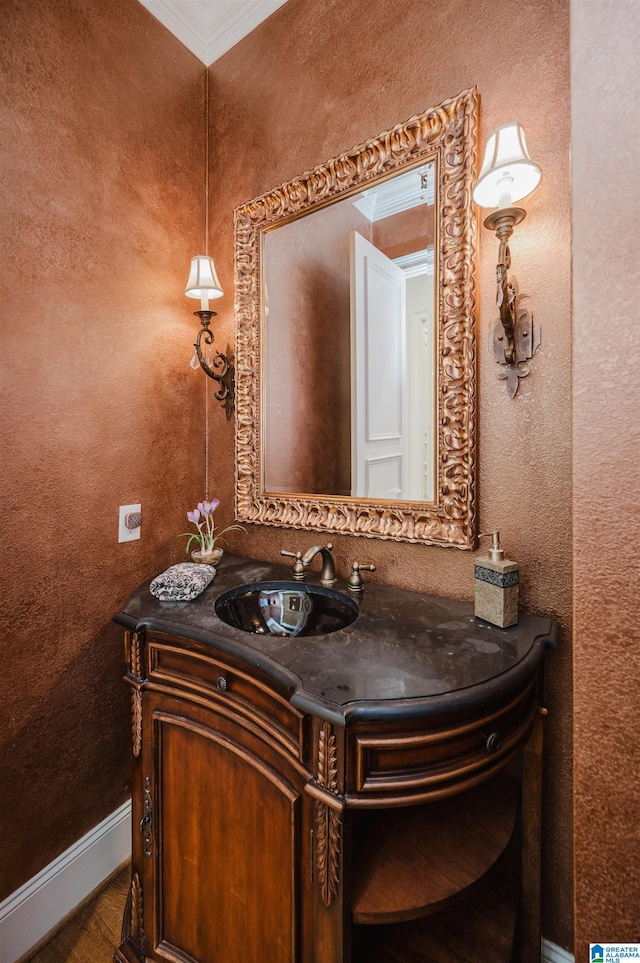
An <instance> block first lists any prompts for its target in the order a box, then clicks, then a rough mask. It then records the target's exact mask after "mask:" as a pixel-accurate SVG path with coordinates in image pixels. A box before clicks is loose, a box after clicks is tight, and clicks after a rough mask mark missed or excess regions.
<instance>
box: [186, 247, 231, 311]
mask: <svg viewBox="0 0 640 963" xmlns="http://www.w3.org/2000/svg"><path fill="white" fill-rule="evenodd" d="M184 293H185V294H186V296H187V297H188V298H200V299H201V300H202V299H203V298H221V297H222V295H223V294H224V291H223V290H222V288H221V287H220V282H219V281H218V275H217V274H216V266H215V264H214V263H213V258H212V257H207V256H206V255H204V254H197V255H196V256H195V257H192V258H191V270H190V272H189V280H188V281H187V286H186V288H185V289H184Z"/></svg>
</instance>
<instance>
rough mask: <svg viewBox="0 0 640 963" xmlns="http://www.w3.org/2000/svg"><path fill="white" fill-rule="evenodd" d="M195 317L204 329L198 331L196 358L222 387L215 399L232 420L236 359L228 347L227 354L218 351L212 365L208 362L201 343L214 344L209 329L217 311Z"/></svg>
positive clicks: (198, 314) (210, 376)
mask: <svg viewBox="0 0 640 963" xmlns="http://www.w3.org/2000/svg"><path fill="white" fill-rule="evenodd" d="M193 313H194V315H195V316H196V317H197V318H200V323H201V324H202V327H201V329H200V331H198V337H197V339H196V341H195V344H194V346H193V347H194V348H195V349H196V356H197V358H198V361H199V362H200V367H201V368H202V370H203V371H204V373H205V374H206V375H208V376H209V378H213V380H214V381H217V382H218V384H219V385H220V388H219V389H218V390H217V391H216V394H215V397H216V401H219V402H220V403H221V404H222V406H223V407H224V410H225V412H226V415H227V419H229V418H231V415H232V414H233V408H234V404H235V375H236V369H235V365H234V357H233V354H232V352H231V348H230V347H229V345H227V353H226V354H222V353H221V352H220V351H218V350H216V353H215V355H214V357H213V361H212V363H211V364H209V363H208V362H207V359H206V357H205V355H204V353H203V351H202V347H201V343H202V341H204V343H205V345H207V346H209V345H212V344H213V341H214V336H213V331H211V329H210V328H209V325H210V324H211V319H212V318H214V317H215V316H216V312H215V311H204V310H200V311H194V312H193Z"/></svg>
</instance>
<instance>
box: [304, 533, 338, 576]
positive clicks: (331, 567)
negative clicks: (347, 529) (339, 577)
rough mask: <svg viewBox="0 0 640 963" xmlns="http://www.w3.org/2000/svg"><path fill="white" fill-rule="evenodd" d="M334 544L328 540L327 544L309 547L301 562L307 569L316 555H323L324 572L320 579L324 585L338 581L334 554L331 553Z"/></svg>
mask: <svg viewBox="0 0 640 963" xmlns="http://www.w3.org/2000/svg"><path fill="white" fill-rule="evenodd" d="M332 548H333V545H332V544H331V542H328V543H327V545H314V546H313V548H310V549H308V550H307V551H306V552H305V553H304V555H303V556H302V559H301V562H302V564H303V565H304V567H305V569H306V568H309V566H310V565H311V562H312V561H313V559H314V558H315V557H316V555H318V554H320V555H322V572H321V574H320V581H321V582H322V584H323V585H327V586H330V585H334V584H335V582H336V566H335V562H334V560H333V555H332V554H331V549H332Z"/></svg>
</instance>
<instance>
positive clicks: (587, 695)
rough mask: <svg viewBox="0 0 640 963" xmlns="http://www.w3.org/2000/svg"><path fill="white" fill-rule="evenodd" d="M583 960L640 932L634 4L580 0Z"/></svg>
mask: <svg viewBox="0 0 640 963" xmlns="http://www.w3.org/2000/svg"><path fill="white" fill-rule="evenodd" d="M571 21H572V25H571V52H572V156H573V174H572V177H573V258H574V262H573V290H574V389H573V390H574V395H573V417H574V433H573V439H574V469H573V482H574V526H575V540H574V606H575V648H574V673H575V735H574V738H575V776H574V778H575V885H576V892H575V909H576V960H577V963H586V961H587V960H588V944H589V942H595V941H599V942H602V941H612V942H616V941H619V942H622V941H624V940H628V941H636V940H639V939H640V778H639V773H640V719H639V716H638V691H639V690H640V650H639V649H638V624H637V623H638V619H637V598H638V585H640V549H639V547H638V546H639V543H640V486H639V485H638V450H640V416H639V414H638V412H639V411H640V385H639V384H638V374H637V372H638V362H639V361H640V357H639V352H638V336H637V323H636V320H635V313H636V307H637V304H638V299H639V298H640V272H639V271H638V243H637V234H638V222H639V221H640V200H639V198H638V189H637V180H638V168H639V166H640V128H639V126H638V122H637V118H638V101H639V100H640V74H639V72H638V40H639V39H640V6H639V5H638V4H637V3H635V2H620V0H572V5H571Z"/></svg>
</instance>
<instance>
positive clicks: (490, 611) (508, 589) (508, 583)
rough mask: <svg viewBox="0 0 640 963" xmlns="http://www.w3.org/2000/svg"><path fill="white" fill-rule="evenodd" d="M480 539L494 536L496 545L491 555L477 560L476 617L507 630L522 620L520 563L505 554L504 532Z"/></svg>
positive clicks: (490, 534) (490, 551) (491, 533)
mask: <svg viewBox="0 0 640 963" xmlns="http://www.w3.org/2000/svg"><path fill="white" fill-rule="evenodd" d="M480 538H491V539H492V546H491V548H490V549H489V557H488V558H477V559H476V560H475V582H476V604H475V614H476V618H478V619H484V621H485V622H491V624H492V625H497V626H499V627H500V628H501V629H506V628H507V627H508V626H509V625H517V623H518V582H519V572H518V566H517V564H516V563H515V562H512V561H510V560H509V559H508V558H505V557H504V552H503V551H502V549H501V548H500V532H487V533H486V534H484V535H480Z"/></svg>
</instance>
